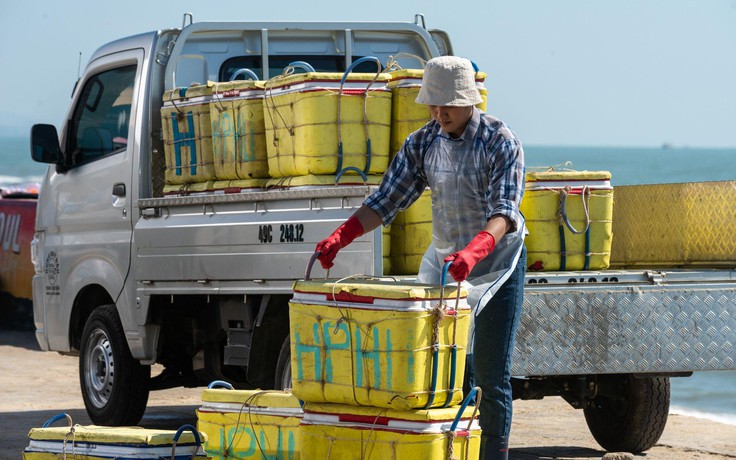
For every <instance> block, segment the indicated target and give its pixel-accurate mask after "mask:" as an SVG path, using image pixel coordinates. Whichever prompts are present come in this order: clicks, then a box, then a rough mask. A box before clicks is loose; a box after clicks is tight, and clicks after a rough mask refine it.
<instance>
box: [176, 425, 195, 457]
mask: <svg viewBox="0 0 736 460" xmlns="http://www.w3.org/2000/svg"><path fill="white" fill-rule="evenodd" d="M185 431H191V432H192V434H193V435H194V445H195V447H196V448H195V449H194V452H193V453H192V455H191V456H190V458H194V455H195V454H196V452H197V448H199V446H201V445H202V440H201V439H200V437H199V431H197V429H196V428H194V427H193V426H192V425H189V424H187V425H182V426H181V427H180V428H179V429H178V430H176V433H175V434H174V439H173V441H172V443H171V460H174V459H175V458H176V443H177V442H178V441H179V437H180V436H181V434H182V433H183V432H185Z"/></svg>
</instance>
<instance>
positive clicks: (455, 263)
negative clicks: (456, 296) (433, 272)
mask: <svg viewBox="0 0 736 460" xmlns="http://www.w3.org/2000/svg"><path fill="white" fill-rule="evenodd" d="M495 247H496V239H495V238H494V237H493V235H491V234H490V233H488V232H486V231H482V232H480V233H478V234H477V235H476V236H475V238H473V239H472V240H471V241H470V243H468V245H467V246H465V249H463V250H462V251H458V252H456V253H454V254H450V255H449V256H447V257H445V263H447V262H450V261H452V265H450V268H449V269H448V272H449V273H450V275H452V277H453V278H454V279H455V281H457V282H460V281H465V278H467V277H468V274H470V272H471V271H473V267H475V264H477V263H478V262H479V261H481V260H483V259H484V258H485V257H486V256H487V255H488V254H490V253H491V251H493V248H495Z"/></svg>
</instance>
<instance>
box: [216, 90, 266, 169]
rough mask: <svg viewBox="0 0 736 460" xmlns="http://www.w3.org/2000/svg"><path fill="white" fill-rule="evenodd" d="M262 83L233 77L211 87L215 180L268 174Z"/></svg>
mask: <svg viewBox="0 0 736 460" xmlns="http://www.w3.org/2000/svg"><path fill="white" fill-rule="evenodd" d="M263 95H264V82H262V81H251V80H248V81H243V80H236V81H231V82H226V83H215V84H214V86H213V87H212V99H211V102H210V118H211V121H212V149H213V157H214V162H215V175H216V176H217V179H218V180H228V179H231V180H232V179H253V178H267V177H268V157H267V154H266V125H265V122H264V119H263Z"/></svg>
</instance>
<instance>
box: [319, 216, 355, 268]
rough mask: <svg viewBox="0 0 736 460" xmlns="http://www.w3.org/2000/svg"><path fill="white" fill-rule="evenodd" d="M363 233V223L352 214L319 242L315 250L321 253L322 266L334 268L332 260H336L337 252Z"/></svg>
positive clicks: (320, 261)
mask: <svg viewBox="0 0 736 460" xmlns="http://www.w3.org/2000/svg"><path fill="white" fill-rule="evenodd" d="M362 234H363V225H362V224H361V223H360V221H359V220H358V219H357V218H356V217H355V216H351V217H350V218H349V219H348V220H346V221H345V222H344V223H343V224H342V225H340V226H339V227H338V228H337V230H335V231H334V232H332V234H331V235H330V236H328V237H327V238H325V239H324V240H322V241H320V242H319V243H317V248H316V249H315V251H316V252H319V253H320V255H319V256H318V257H317V259H318V260H319V263H320V264H322V268H324V269H325V270H327V269H328V268H332V265H333V263H332V261H333V260H335V257H336V256H337V252H338V251H339V250H340V249H342V248H344V247H345V246H347V245H348V244H350V243H351V242H352V241H353V240H354V239H355V238H357V237H359V236H360V235H362Z"/></svg>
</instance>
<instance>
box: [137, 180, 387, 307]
mask: <svg viewBox="0 0 736 460" xmlns="http://www.w3.org/2000/svg"><path fill="white" fill-rule="evenodd" d="M371 190H372V188H371V187H369V186H345V187H322V188H305V189H288V190H272V191H259V192H248V193H234V194H203V195H195V196H172V197H162V198H151V199H144V200H139V201H138V208H139V210H140V213H141V219H140V220H139V221H138V223H137V225H136V228H135V231H134V233H135V235H134V239H135V247H136V249H137V250H136V252H135V254H136V255H135V257H137V258H138V263H136V264H135V266H136V267H137V272H136V274H135V276H136V279H137V280H138V281H139V283H142V284H143V286H144V289H145V291H146V293H147V294H149V295H152V294H165V293H185V292H186V293H197V294H245V293H251V294H256V293H283V294H288V293H290V292H291V287H292V284H293V282H294V280H296V279H300V278H303V277H304V273H305V269H306V267H307V263H308V261H309V259H310V257H311V256H312V254H313V253H314V248H315V246H316V244H317V243H318V242H319V241H321V240H322V239H323V238H325V237H326V236H327V235H329V234H330V233H331V232H332V231H333V230H335V228H337V227H338V226H339V225H340V224H341V223H342V222H343V221H344V220H345V219H347V218H348V217H349V216H350V215H351V214H352V213H353V212H354V211H355V209H357V208H358V207H359V206H360V205H361V203H362V202H363V200H364V199H365V198H366V196H368V194H370V192H371ZM381 253H382V250H381V231H380V229H378V230H376V231H375V232H371V233H369V234H367V235H364V236H362V237H361V238H358V239H357V240H356V241H354V242H353V243H352V244H351V245H350V246H349V247H348V248H345V249H344V250H343V251H341V253H340V257H339V258H338V260H336V261H335V267H333V269H332V270H331V276H347V275H350V274H355V273H364V274H369V275H374V274H381V273H382V272H383V270H382V258H381V257H380V254H381ZM374 254H379V257H374ZM315 276H324V271H322V269H321V268H318V269H315Z"/></svg>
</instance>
